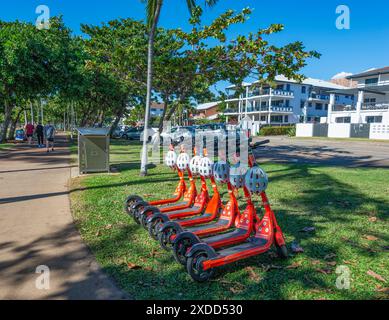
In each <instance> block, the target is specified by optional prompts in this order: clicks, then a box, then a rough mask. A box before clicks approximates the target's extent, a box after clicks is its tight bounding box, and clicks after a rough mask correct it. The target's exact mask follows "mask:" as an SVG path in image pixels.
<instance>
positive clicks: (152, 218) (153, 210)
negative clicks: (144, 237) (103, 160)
mask: <svg viewBox="0 0 389 320" xmlns="http://www.w3.org/2000/svg"><path fill="white" fill-rule="evenodd" d="M177 165H178V167H179V169H180V170H181V171H188V175H189V176H190V179H191V181H193V184H194V179H193V176H192V172H191V170H190V168H189V156H188V154H186V153H182V154H180V156H179V157H178V159H177ZM219 198H220V196H218V192H217V194H216V195H215V194H214V197H213V198H212V200H211V201H212V203H215V202H216V203H218V201H219V200H218V199H219ZM209 201H210V197H209V194H208V188H207V183H206V181H205V179H204V178H202V177H201V192H200V194H199V195H197V197H196V199H195V202H194V205H193V206H192V207H189V208H182V209H181V208H179V209H177V210H163V208H162V209H161V208H160V207H159V208H157V207H152V206H149V207H145V208H144V209H143V210H142V211H141V212H140V214H139V215H140V220H141V221H143V223H142V225H144V226H145V228H147V229H148V231H149V234H150V236H151V237H152V238H153V239H155V240H158V237H157V230H158V229H157V228H156V226H159V223H160V222H163V220H162V219H164V217H165V216H166V217H169V218H171V219H178V218H185V217H189V216H195V215H199V214H201V213H203V212H204V210H205V208H206V206H207V204H208V202H209ZM212 213H213V212H211V214H212ZM162 214H164V215H163V216H162Z"/></svg>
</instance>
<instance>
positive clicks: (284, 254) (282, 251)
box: [277, 244, 288, 259]
mask: <svg viewBox="0 0 389 320" xmlns="http://www.w3.org/2000/svg"><path fill="white" fill-rule="evenodd" d="M277 254H278V256H279V257H280V258H281V259H286V258H288V249H287V248H286V245H284V244H283V245H282V246H277Z"/></svg>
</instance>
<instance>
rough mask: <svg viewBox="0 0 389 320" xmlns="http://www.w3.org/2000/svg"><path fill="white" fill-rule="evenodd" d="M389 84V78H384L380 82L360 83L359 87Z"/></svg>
mask: <svg viewBox="0 0 389 320" xmlns="http://www.w3.org/2000/svg"><path fill="white" fill-rule="evenodd" d="M387 85H389V80H382V81H379V82H373V83H358V86H357V87H358V88H361V89H362V88H370V87H379V86H387Z"/></svg>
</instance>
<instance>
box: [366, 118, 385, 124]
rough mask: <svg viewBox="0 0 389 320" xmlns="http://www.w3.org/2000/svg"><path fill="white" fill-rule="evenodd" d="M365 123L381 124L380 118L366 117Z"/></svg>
mask: <svg viewBox="0 0 389 320" xmlns="http://www.w3.org/2000/svg"><path fill="white" fill-rule="evenodd" d="M366 123H382V116H367V117H366Z"/></svg>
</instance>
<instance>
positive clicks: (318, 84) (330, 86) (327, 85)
mask: <svg viewBox="0 0 389 320" xmlns="http://www.w3.org/2000/svg"><path fill="white" fill-rule="evenodd" d="M275 80H276V81H281V82H292V83H298V81H296V80H293V79H288V78H287V77H285V76H283V75H280V76H276V78H275ZM301 84H306V85H311V86H314V87H321V88H328V89H346V88H347V87H345V86H341V85H339V84H336V83H333V82H329V81H325V80H320V79H314V78H306V79H305V80H303V82H302V83H301Z"/></svg>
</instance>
